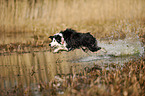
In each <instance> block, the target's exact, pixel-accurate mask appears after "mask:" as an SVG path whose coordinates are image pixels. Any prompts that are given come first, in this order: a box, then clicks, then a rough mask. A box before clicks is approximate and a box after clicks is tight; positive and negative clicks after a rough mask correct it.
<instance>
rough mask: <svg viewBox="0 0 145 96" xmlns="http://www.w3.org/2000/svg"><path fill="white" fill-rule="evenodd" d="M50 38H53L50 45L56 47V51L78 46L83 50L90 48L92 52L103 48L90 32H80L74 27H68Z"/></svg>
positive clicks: (69, 49) (68, 49)
mask: <svg viewBox="0 0 145 96" xmlns="http://www.w3.org/2000/svg"><path fill="white" fill-rule="evenodd" d="M49 38H51V40H52V42H51V43H50V44H49V46H50V47H52V48H54V53H57V52H59V51H71V50H74V49H76V48H82V50H83V51H86V49H89V50H90V51H92V52H97V51H98V50H100V49H101V47H98V46H97V40H96V39H95V38H94V37H93V36H92V35H91V34H90V33H78V32H76V31H75V30H73V29H66V30H64V31H61V32H60V33H57V34H54V36H50V37H49Z"/></svg>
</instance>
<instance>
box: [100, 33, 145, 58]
mask: <svg viewBox="0 0 145 96" xmlns="http://www.w3.org/2000/svg"><path fill="white" fill-rule="evenodd" d="M98 43H99V44H98V45H99V46H101V47H102V48H105V49H106V50H107V54H108V55H112V56H127V55H135V54H140V55H142V54H143V53H144V48H143V47H142V43H141V42H140V40H139V37H138V36H137V35H135V34H131V35H127V37H126V38H125V39H124V40H116V41H115V40H112V41H109V42H107V41H105V42H98Z"/></svg>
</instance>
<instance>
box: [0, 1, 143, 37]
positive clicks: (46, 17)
mask: <svg viewBox="0 0 145 96" xmlns="http://www.w3.org/2000/svg"><path fill="white" fill-rule="evenodd" d="M144 4H145V1H144V0H117V1H116V0H91V1H90V0H8V1H7V0H1V1H0V22H1V23H0V31H1V32H35V33H36V34H46V35H50V34H54V33H56V32H58V31H60V30H62V29H65V28H67V27H71V28H74V29H76V30H79V31H83V32H86V31H91V32H92V33H93V34H95V33H99V34H100V35H99V36H98V37H101V36H103V37H105V36H107V35H112V33H111V31H113V29H112V26H114V25H116V24H124V23H122V22H127V23H128V24H132V25H133V27H134V26H135V27H136V25H140V23H142V22H143V21H144V17H145V12H144V11H145V8H144ZM134 23H135V24H136V25H134ZM143 25H144V24H143ZM119 26H120V25H119ZM137 27H138V26H137ZM113 34H115V33H113Z"/></svg>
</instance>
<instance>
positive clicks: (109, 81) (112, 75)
mask: <svg viewBox="0 0 145 96" xmlns="http://www.w3.org/2000/svg"><path fill="white" fill-rule="evenodd" d="M144 61H145V58H144V57H142V58H141V59H134V61H129V62H128V63H125V64H124V65H123V67H121V66H118V65H116V64H112V66H113V68H114V70H105V69H102V70H101V69H100V68H99V67H97V66H94V67H93V68H86V69H85V70H84V72H80V73H79V74H76V72H75V71H74V70H73V69H72V74H71V75H60V76H57V78H54V79H53V80H51V81H50V82H48V83H44V82H40V83H38V84H37V85H38V89H39V90H33V89H31V87H30V86H28V87H26V88H24V86H23V85H17V86H15V87H14V88H12V89H10V90H5V89H1V90H0V95H3V96H6V95H13V96H16V95H17V96H20V95H21V96H22V95H30V96H32V95H34V93H33V92H34V91H35V93H36V94H37V93H40V94H41V96H43V95H46V96H53V95H54V96H56V95H58V96H59V95H61V96H84V95H85V96H144V95H145V91H144V90H145V62H144ZM109 66H111V65H109Z"/></svg>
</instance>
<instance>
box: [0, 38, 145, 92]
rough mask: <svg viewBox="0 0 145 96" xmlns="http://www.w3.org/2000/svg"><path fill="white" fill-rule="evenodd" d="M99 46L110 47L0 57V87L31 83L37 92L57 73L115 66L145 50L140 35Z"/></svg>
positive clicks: (99, 43) (5, 87)
mask: <svg viewBox="0 0 145 96" xmlns="http://www.w3.org/2000/svg"><path fill="white" fill-rule="evenodd" d="M98 45H99V46H101V47H102V48H105V49H106V50H107V53H104V52H100V53H98V54H95V53H91V52H88V53H85V52H83V51H82V50H81V49H76V50H74V51H71V52H61V53H57V54H53V53H52V52H50V51H38V52H30V53H23V54H17V53H14V54H10V55H1V56H0V82H1V83H0V88H1V89H11V88H14V87H15V86H18V85H22V86H23V87H24V88H27V86H31V87H32V89H34V90H35V91H34V93H35V94H39V93H37V90H38V84H39V83H40V82H45V83H48V82H49V81H50V80H52V79H53V78H54V77H55V76H56V75H58V74H71V73H73V72H76V73H78V72H80V71H82V70H83V69H84V68H85V67H90V68H91V67H92V66H94V65H99V66H100V67H101V68H102V69H103V68H105V69H107V70H110V69H112V68H113V67H111V66H110V65H111V64H118V65H120V66H122V65H123V63H125V62H128V61H129V60H132V59H134V58H138V57H139V56H140V55H142V54H143V53H144V48H143V47H142V44H141V42H140V41H139V39H138V37H137V36H136V37H134V38H129V37H128V38H126V39H124V40H117V41H114V40H109V41H98Z"/></svg>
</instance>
